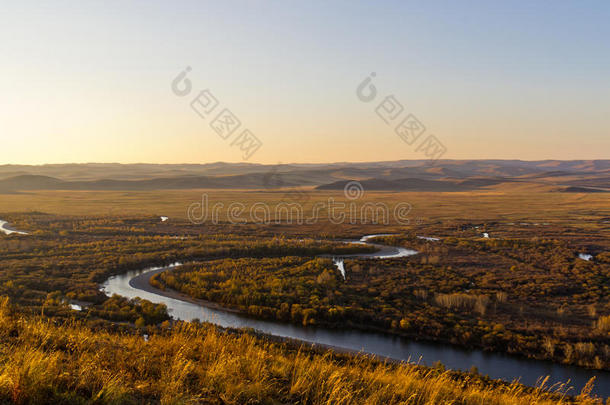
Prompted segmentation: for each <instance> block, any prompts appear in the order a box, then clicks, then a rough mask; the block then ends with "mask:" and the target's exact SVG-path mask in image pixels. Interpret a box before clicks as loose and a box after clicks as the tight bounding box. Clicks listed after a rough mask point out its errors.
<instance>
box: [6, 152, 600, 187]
mask: <svg viewBox="0 0 610 405" xmlns="http://www.w3.org/2000/svg"><path fill="white" fill-rule="evenodd" d="M351 180H357V181H359V182H360V183H361V184H362V186H363V187H364V188H365V189H368V190H387V191H444V192H453V191H469V190H479V189H493V188H494V187H500V186H503V185H506V184H509V183H510V184H518V183H520V184H538V185H540V186H544V187H554V189H556V190H557V191H565V192H592V191H589V190H597V191H605V190H610V160H576V161H558V160H544V161H521V160H441V161H437V162H435V163H434V164H432V163H431V162H429V161H425V160H401V161H392V162H368V163H332V164H278V165H261V164H251V163H223V162H217V163H210V164H171V165H156V164H129V165H122V164H116V163H108V164H97V163H90V164H65V165H42V166H23V165H3V166H0V193H9V192H18V191H27V190H155V189H193V188H212V189H276V188H292V187H314V188H317V189H319V190H338V189H341V188H343V187H344V186H345V184H346V183H347V182H348V181H351ZM577 190H581V191H577Z"/></svg>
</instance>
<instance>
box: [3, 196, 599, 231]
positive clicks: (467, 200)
mask: <svg viewBox="0 0 610 405" xmlns="http://www.w3.org/2000/svg"><path fill="white" fill-rule="evenodd" d="M203 193H206V194H207V195H208V196H209V203H210V209H211V206H212V205H213V204H214V203H216V202H223V203H224V204H225V205H224V207H225V208H226V207H227V206H228V205H229V204H230V203H232V202H235V201H237V202H241V203H243V204H245V205H246V206H247V207H251V206H252V204H254V203H255V202H264V203H268V204H270V206H271V207H274V206H275V205H276V204H277V203H279V202H281V201H287V200H290V195H289V196H288V197H286V194H285V192H284V191H276V192H266V191H264V190H263V191H246V190H191V189H189V190H159V191H125V192H123V191H121V192H119V191H32V192H23V193H16V194H2V195H0V212H4V213H17V212H20V213H24V212H32V211H37V212H45V213H49V214H60V215H93V216H100V217H102V216H129V215H166V216H169V217H170V218H172V219H179V220H186V219H187V218H186V212H187V208H188V207H189V205H191V204H193V203H197V202H201V196H202V194H203ZM329 197H332V198H334V199H335V200H336V201H337V202H345V203H349V202H350V201H348V200H346V199H345V197H344V195H343V192H342V191H338V192H334V191H332V192H330V191H315V190H311V191H309V192H308V195H307V199H304V200H299V198H300V195H299V194H295V195H294V199H295V202H299V203H303V205H304V207H305V212H306V213H310V212H311V208H312V206H313V204H314V203H315V202H327V201H328V198H329ZM357 202H358V204H361V203H365V202H380V203H386V204H388V205H390V206H393V205H394V204H396V203H398V202H408V203H410V204H411V205H412V207H413V208H412V210H411V212H410V214H409V216H410V217H412V218H413V219H416V218H422V219H423V220H425V221H426V222H429V221H437V220H441V221H442V220H455V219H457V218H468V219H469V220H471V221H478V220H489V219H491V218H494V219H503V220H506V221H517V220H519V221H521V220H531V221H534V222H535V221H542V220H544V221H551V222H555V223H570V222H574V221H576V222H578V223H579V224H583V223H586V222H587V221H588V220H594V221H595V220H598V219H599V218H600V217H601V216H610V207H608V198H607V196H605V195H602V194H601V193H600V194H582V193H558V192H546V191H540V190H534V191H518V190H510V189H507V190H494V191H476V192H459V193H440V192H398V193H392V192H366V193H365V195H364V198H363V199H361V200H358V201H357Z"/></svg>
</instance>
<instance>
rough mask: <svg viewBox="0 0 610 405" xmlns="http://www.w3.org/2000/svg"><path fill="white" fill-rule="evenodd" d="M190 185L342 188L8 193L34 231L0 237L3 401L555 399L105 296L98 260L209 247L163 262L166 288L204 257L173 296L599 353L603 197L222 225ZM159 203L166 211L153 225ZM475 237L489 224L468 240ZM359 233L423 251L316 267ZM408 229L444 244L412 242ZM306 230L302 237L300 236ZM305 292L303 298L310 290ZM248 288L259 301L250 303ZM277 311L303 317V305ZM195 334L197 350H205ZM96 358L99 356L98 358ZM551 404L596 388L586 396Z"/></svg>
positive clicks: (234, 196)
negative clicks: (588, 257)
mask: <svg viewBox="0 0 610 405" xmlns="http://www.w3.org/2000/svg"><path fill="white" fill-rule="evenodd" d="M203 193H206V194H207V195H208V197H209V199H210V203H211V204H213V203H216V202H220V203H223V204H224V206H225V207H227V206H228V205H230V204H231V203H232V202H235V201H239V202H242V203H244V204H245V205H247V206H251V205H252V204H255V203H257V202H264V203H265V204H268V205H269V206H271V207H274V206H276V205H277V204H279V203H281V202H282V201H284V202H286V201H288V202H298V203H300V204H302V205H303V207H304V210H305V212H306V213H309V212H312V210H313V207H314V205H315V204H316V202H317V201H327V200H328V198H334V199H336V200H337V201H342V202H345V203H349V202H350V201H348V200H346V199H345V197H344V195H343V193H342V192H340V193H337V192H330V191H328V192H327V191H324V192H321V191H312V190H305V191H299V192H295V191H294V190H277V191H273V192H271V191H239V190H232V191H226V190H224V191H222V190H221V191H219V190H214V191H210V190H180V191H171V190H169V191H167V190H166V191H147V192H144V191H143V192H111V191H104V192H101V191H100V192H93V191H69V192H67V191H37V192H27V193H26V192H24V193H15V194H3V195H2V196H1V197H0V218H1V219H5V220H8V221H10V222H11V223H12V224H13V225H14V226H15V228H17V229H20V230H24V231H27V232H29V233H30V235H27V236H20V235H11V236H5V235H0V256H1V257H2V264H3V266H2V268H1V269H0V296H8V297H10V300H11V302H12V303H13V308H12V309H11V310H10V311H9V310H8V309H7V306H6V305H4V309H3V315H2V316H3V318H2V319H3V320H2V324H1V325H0V330H1V331H0V335H1V336H2V342H1V343H0V398H2V399H3V400H6V401H15V402H21V403H32V402H41V400H40V398H52V399H53V400H52V401H51V400H49V402H51V403H61V402H62V401H63V402H64V403H84V402H87V401H97V402H98V403H128V402H130V401H131V402H133V403H148V402H158V401H161V402H163V403H188V402H200V403H312V404H314V403H315V404H318V403H371V404H372V403H417V404H427V403H430V404H432V403H464V404H470V403H473V404H474V403H477V404H487V403H497V404H504V403H511V404H517V403H556V402H557V401H560V400H561V398H560V397H559V396H552V395H549V394H547V393H543V392H541V391H535V390H534V391H532V390H529V389H526V388H524V387H521V386H518V385H512V386H509V385H505V384H503V383H496V382H491V381H488V380H485V379H483V378H481V377H478V376H476V375H458V374H454V373H443V372H442V371H441V370H440V369H426V368H420V367H412V366H397V365H389V364H385V365H384V364H379V363H377V362H375V361H373V360H368V359H362V358H354V357H350V356H339V355H336V354H327V355H321V354H316V353H313V352H311V351H309V350H308V349H305V348H304V349H302V351H301V352H295V351H294V350H293V348H288V347H284V346H282V345H278V344H275V343H270V342H269V341H267V340H265V339H261V338H258V337H255V336H250V335H248V334H242V333H237V334H235V333H228V334H227V333H224V332H222V331H220V332H219V331H217V330H216V329H215V328H213V327H210V326H205V325H204V326H198V325H192V326H189V325H176V326H175V327H173V328H171V329H168V328H169V325H170V323H169V322H167V319H168V317H167V313H165V310H164V308H163V307H162V306H155V305H152V304H150V303H147V302H133V301H128V300H126V299H121V298H119V297H112V298H108V297H106V296H105V295H104V294H102V293H100V292H99V290H98V287H99V283H100V282H101V281H103V280H104V279H105V278H106V277H108V276H109V275H111V274H117V273H121V272H124V271H126V270H128V269H134V268H143V267H147V266H150V265H160V264H165V263H169V262H173V261H177V260H180V261H195V262H199V261H201V260H216V261H217V262H215V263H216V264H214V265H213V266H203V267H202V266H201V265H200V264H197V263H193V264H191V265H189V266H185V268H184V269H183V271H182V270H180V271H178V272H176V273H174V274H173V276H175V277H176V278H175V280H176V279H178V280H179V281H180V282H179V283H176V284H174V285H171V286H169V287H171V288H176V289H179V290H183V289H182V288H181V285H182V286H188V283H187V281H189V280H190V281H193V280H196V279H197V277H198V275H197V273H196V272H197V271H200V270H203V271H204V272H205V273H206V276H205V277H208V279H206V280H205V281H206V283H207V282H210V283H209V284H206V285H208V288H209V290H208V288H206V289H205V290H198V291H197V290H193V289H192V288H191V289H188V288H185V289H184V290H183V291H184V292H187V293H189V294H190V295H192V296H197V297H199V296H201V297H203V298H206V299H211V300H213V301H217V302H220V303H223V304H225V305H228V306H234V307H236V308H238V309H242V310H244V311H245V312H251V311H250V309H251V307H252V306H254V307H257V306H258V307H260V308H262V307H265V308H264V310H259V309H257V308H254V309H253V312H251V314H253V315H257V316H261V317H270V318H275V317H278V316H279V315H278V313H279V314H280V315H281V314H282V313H283V312H282V311H283V310H284V309H285V308H284V309H283V308H282V304H286V303H290V304H291V305H293V304H296V305H299V306H301V309H302V310H303V311H304V310H312V311H313V312H311V311H309V312H308V313H309V316H308V317H307V322H306V323H307V324H309V323H311V320H314V322H315V323H326V324H328V325H331V326H332V325H333V324H335V325H336V326H351V327H362V325H367V324H368V325H369V326H372V327H374V328H375V329H377V330H378V329H383V330H385V331H387V332H389V333H395V334H401V335H406V336H411V337H419V338H426V339H432V340H435V339H436V340H441V341H448V342H452V343H454V344H460V345H464V346H468V347H473V346H474V347H483V348H488V349H491V350H495V351H509V352H511V353H518V354H523V355H528V356H531V357H538V358H548V359H552V360H554V361H557V362H565V363H571V364H581V365H585V366H587V367H594V368H601V369H607V368H608V366H607V364H608V363H607V361H608V355H609V354H610V353H608V349H607V348H608V345H609V342H610V335H609V333H610V328H609V327H608V322H607V321H605V319H607V317H608V316H609V315H610V303H609V302H608V299H607V297H608V289H609V288H610V278H609V277H610V276H609V272H610V264H609V260H608V252H609V251H610V224H609V223H608V221H610V205H609V203H608V199H607V197H606V196H605V195H603V194H578V193H548V192H536V190H524V189H523V190H517V189H511V190H508V189H506V190H502V189H499V190H493V191H485V192H472V193H389V192H374V193H373V192H370V193H369V192H367V193H366V194H365V196H364V198H362V199H361V200H359V201H357V203H358V204H364V203H366V202H381V203H385V204H387V205H389V206H392V205H393V204H397V203H400V202H407V203H409V204H411V206H412V210H411V212H410V214H409V216H410V218H411V221H410V222H409V223H408V224H405V223H398V222H396V221H393V220H392V219H391V218H390V219H391V221H390V223H388V224H375V223H370V221H369V222H367V223H362V222H361V221H360V222H359V221H355V223H349V222H344V223H341V224H332V223H329V221H328V220H325V219H324V214H325V213H324V212H322V215H321V220H320V221H317V222H316V223H312V224H297V223H294V222H293V223H287V222H286V221H279V222H277V223H276V222H275V221H271V222H270V223H267V224H257V223H243V224H231V223H227V222H226V220H227V218H226V216H225V215H224V214H223V215H221V217H220V221H219V223H218V224H213V223H209V222H208V223H204V224H199V225H196V224H193V223H191V222H190V221H189V220H188V219H187V217H186V213H187V209H188V207H189V206H190V205H191V204H193V203H197V202H200V201H201V198H202V194H203ZM160 216H168V217H169V218H170V219H169V221H167V222H161V221H160V219H159V217H160ZM484 232H485V233H489V234H490V235H491V238H490V239H484V238H482V234H483V233H484ZM373 233H396V234H397V236H396V237H393V238H392V239H388V240H387V241H386V242H387V243H391V244H399V245H402V246H405V247H411V248H416V249H417V250H418V251H420V252H421V254H420V255H418V256H414V257H412V258H405V259H399V260H389V261H384V262H379V263H374V264H373V263H371V262H367V261H352V262H348V263H347V266H346V267H347V271H348V274H347V275H348V277H347V281H346V282H343V281H342V280H341V278H340V277H339V276H338V275H337V274H335V273H333V267H332V265H330V264H329V263H327V262H324V261H322V262H319V263H318V262H315V256H316V255H318V254H321V253H327V252H337V251H340V249H347V247H345V246H343V247H341V244H337V243H335V242H333V241H334V240H336V239H342V238H350V237H360V236H362V235H364V234H373ZM418 235H425V236H435V237H440V238H441V241H439V242H438V243H435V242H427V241H423V240H421V239H418V238H417V236H418ZM301 239H306V241H307V242H305V244H303V242H298V243H297V241H300V240H301ZM297 245H298V246H297ZM338 249H339V250H338ZM579 253H588V254H593V255H594V256H595V260H594V261H592V262H587V261H584V260H581V259H578V258H577V255H578V254H579ZM284 256H290V257H292V258H291V259H290V258H288V259H281V258H282V257H284ZM264 258H269V259H268V261H267V262H264V261H265V260H266V259H264ZM274 258H275V259H274ZM312 261H313V262H312ZM242 262H244V263H242ZM240 263H242V264H243V265H242V264H240ZM214 266H216V267H214ZM226 266H229V267H233V268H237V269H238V270H239V272H241V273H243V274H241V273H240V276H239V277H235V278H234V282H235V283H238V284H239V282H242V281H245V282H247V283H244V284H243V285H242V286H241V287H244V286H247V288H243V289H241V290H240V291H241V292H240V294H237V295H235V296H234V297H233V298H232V299H234V301H230V300H229V301H227V300H225V299H224V298H222V297H227V295H226V291H225V290H224V287H223V286H224V285H225V284H224V283H226V282H227V281H229V279H231V278H232V273H231V272H229V271H226V270H227V268H225V267H226ZM235 266H237V267H235ZM291 269H297V270H298V271H296V272H294V273H293V272H292V270H291ZM179 276H180V277H183V278H182V279H180V278H179ZM274 279H278V280H280V284H281V283H285V285H286V286H291V287H290V291H293V292H294V291H297V292H298V291H301V292H303V291H305V292H307V294H300V293H299V294H296V293H291V294H288V292H284V293H286V294H284V293H280V294H279V295H277V296H275V295H274V292H273V291H271V290H270V291H266V290H265V288H266V287H265V286H267V285H273V283H271V281H273V280H274ZM240 280H241V281H240ZM254 280H258V281H257V282H256V283H254V284H252V281H254ZM158 281H163V280H162V279H159V280H158ZM165 281H166V282H167V281H169V279H166V280H165ZM267 282H269V283H267ZM274 283H276V284H277V281H274ZM471 283H472V285H471ZM238 284H234V285H238ZM565 285H569V287H570V288H562V286H565ZM208 292H214V294H216V295H211V296H207V295H206V294H207V293H208ZM337 292H338V293H339V294H337ZM312 293H315V295H316V296H317V300H313V301H312V300H311V295H312ZM200 294H203V295H200ZM282 294H284V295H282ZM261 296H265V297H266V298H265V300H264V301H265V302H264V303H263V301H258V300H257V299H256V297H261ZM473 297H475V298H474V301H473V300H472V298H473ZM477 297H478V298H477ZM481 297H486V298H481ZM276 298H277V300H275V299H276ZM477 299H479V300H480V301H481V302H478V301H477ZM73 300H78V301H84V302H87V303H89V304H91V305H90V306H89V309H88V311H84V312H73V311H70V309H69V307H68V305H67V304H68V303H69V302H71V301H73ZM239 300H242V301H239ZM483 302H484V305H483ZM276 304H277V305H276ZM481 305H483V306H484V307H485V308H484V309H483V310H481ZM477 306H478V307H477ZM348 307H349V308H350V309H349V310H348V311H347V313H349V314H350V317H347V320H348V322H347V323H343V324H341V322H345V320H346V318H345V317H336V318H333V317H332V316H327V315H326V314H331V313H332V311H329V310H332V309H336V310H338V309H337V308H348ZM477 308H479V309H477ZM278 311H279V312H278ZM284 312H286V311H284ZM41 313H42V314H44V317H43V318H39V314H41ZM288 313H289V314H290V313H291V311H290V310H289V311H288ZM380 313H382V314H383V316H378V314H380ZM302 314H303V312H302ZM297 315H298V314H297ZM411 317H414V318H413V319H411ZM279 319H283V318H282V317H281V316H279ZM283 320H285V321H294V322H298V323H303V317H301V318H299V317H298V316H297V317H296V318H295V319H294V320H292V319H290V316H289V317H288V319H283ZM372 320H374V322H372ZM418 325H419V326H422V325H423V326H425V325H428V326H431V327H432V328H428V327H426V328H420V327H419V326H418ZM456 326H459V328H457V329H456ZM431 330H433V331H436V332H435V335H434V334H430V333H429V331H431ZM144 331H146V333H148V334H150V335H151V336H152V337H151V339H150V341H149V342H148V343H147V342H144V340H143V339H142V337H141V334H142V333H143V332H144ZM466 338H467V339H466ZM464 339H466V340H464ZM519 342H522V343H523V342H525V343H524V344H523V345H521V344H520V343H519ZM532 342H535V343H532ZM151 343H156V344H151ZM589 343H591V344H592V345H593V349H591V348H590V346H588V344H589ZM566 345H569V346H566ZM201 347H206V348H208V349H209V350H208V351H207V352H205V353H204V352H203V351H202V350H201ZM604 347H605V348H606V349H604ZM570 348H571V351H570ZM580 352H582V353H580ZM568 354H569V356H567V355H568ZM96 355H97V356H99V361H98V362H96V363H95V364H93V363H92V359H93V358H94V356H96ZM111 359H119V361H115V362H113V360H111ZM295 365H298V366H299V367H298V370H296V369H295ZM47 370H48V371H47ZM331 382H332V383H331ZM563 401H564V402H570V401H580V402H583V403H593V402H592V401H593V400H592V399H589V398H587V397H585V396H583V397H580V398H579V399H573V398H569V397H565V398H564V399H563ZM42 402H44V401H42Z"/></svg>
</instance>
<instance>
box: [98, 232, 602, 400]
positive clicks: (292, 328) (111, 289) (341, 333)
mask: <svg viewBox="0 0 610 405" xmlns="http://www.w3.org/2000/svg"><path fill="white" fill-rule="evenodd" d="M375 236H381V235H369V236H365V237H363V238H362V239H360V240H358V241H350V242H351V243H361V244H369V245H373V246H375V247H377V248H378V249H379V251H377V252H375V253H368V254H355V255H341V256H334V257H333V258H334V262H335V265H336V266H337V268H338V269H339V271H341V272H342V274H343V275H344V277H345V271H344V264H343V259H344V258H350V257H352V258H353V257H360V258H371V259H387V258H395V257H405V256H410V255H414V254H417V252H416V251H413V250H408V249H404V248H398V247H390V246H384V245H379V244H373V243H370V242H368V241H369V240H370V239H372V238H373V237H375ZM179 265H180V263H175V264H172V265H170V266H167V267H157V268H148V269H144V270H134V271H130V272H127V273H125V274H121V275H118V276H113V277H111V278H109V279H108V280H107V281H106V282H105V283H104V284H103V285H102V287H101V289H102V291H104V292H105V293H106V294H107V295H108V296H112V295H113V294H118V295H122V296H124V297H127V298H136V297H140V298H143V299H146V300H149V301H151V302H154V303H158V304H165V305H166V306H167V308H168V310H169V313H170V315H171V316H172V317H173V318H174V319H177V320H184V321H192V320H194V319H199V320H201V321H205V322H211V323H213V324H216V325H219V326H221V327H225V328H252V329H255V330H257V331H260V332H263V333H266V334H270V335H275V336H280V337H286V338H291V339H297V340H301V341H304V342H308V343H313V344H316V345H319V346H324V347H333V348H336V349H339V350H347V351H353V352H362V353H369V354H374V355H377V356H382V357H387V358H390V359H393V360H399V361H409V362H414V363H420V364H425V365H432V364H433V363H435V362H437V361H440V362H441V363H443V364H444V365H445V366H446V367H447V368H449V369H454V370H468V369H470V367H471V366H473V365H474V366H476V367H477V368H478V370H479V372H480V373H481V374H487V375H489V376H490V377H491V378H495V379H503V380H505V381H513V380H516V379H518V380H519V381H520V382H521V383H523V384H526V385H530V386H534V385H536V384H537V382H538V381H539V379H540V377H541V376H549V382H548V383H547V384H546V386H547V387H548V386H549V385H552V384H555V383H565V382H567V381H569V385H570V386H572V387H573V389H572V390H571V391H569V393H570V394H577V393H579V392H580V390H581V389H582V387H584V385H585V384H586V383H587V381H588V380H589V379H590V378H591V377H594V376H596V377H597V379H596V383H595V388H594V390H593V393H594V394H596V395H599V396H602V397H609V396H610V372H607V371H599V370H588V369H585V368H581V367H574V366H566V365H562V364H556V363H552V362H548V361H540V360H531V359H526V358H522V357H519V356H512V355H507V354H501V353H489V352H484V351H482V350H467V349H464V348H460V347H457V346H454V345H449V344H438V343H432V342H421V341H414V340H409V339H405V338H402V337H399V336H395V335H391V334H385V333H377V332H367V331H361V330H349V329H348V330H343V329H330V328H320V327H303V326H300V325H294V324H289V323H282V322H275V321H267V320H258V319H254V318H251V317H248V316H246V315H242V314H240V313H237V312H235V311H231V310H228V309H223V308H220V307H217V306H214V307H207V306H204V305H202V304H200V303H197V302H195V301H193V300H189V299H188V298H187V297H185V296H183V295H181V294H179V293H174V292H166V291H161V290H158V289H156V288H154V287H152V286H151V285H150V283H149V280H150V278H151V277H152V276H153V275H154V274H157V273H160V272H163V271H167V270H170V269H172V268H175V267H177V266H179Z"/></svg>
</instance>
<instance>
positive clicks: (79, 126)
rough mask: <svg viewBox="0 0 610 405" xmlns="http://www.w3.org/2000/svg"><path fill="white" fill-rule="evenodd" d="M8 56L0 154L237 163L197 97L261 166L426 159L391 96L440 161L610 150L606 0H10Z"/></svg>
mask: <svg viewBox="0 0 610 405" xmlns="http://www.w3.org/2000/svg"><path fill="white" fill-rule="evenodd" d="M0 52H1V59H0V141H1V142H2V157H1V158H0V164H2V163H23V164H40V163H64V162H122V163H129V162H150V163H187V162H188V163H205V162H215V161H231V162H239V161H242V153H241V152H240V151H239V149H238V148H237V147H236V146H235V145H233V146H231V142H232V139H233V138H229V139H228V140H223V139H222V138H221V137H220V136H219V135H218V134H216V133H215V132H214V131H213V130H212V129H211V128H210V126H209V124H210V121H211V119H213V117H208V118H207V119H202V118H201V117H199V116H198V115H197V114H196V113H195V112H194V111H193V110H192V109H191V108H190V101H191V100H192V99H193V98H194V97H195V96H196V95H197V94H198V93H199V91H200V90H204V89H209V90H210V91H211V92H212V93H213V95H214V96H215V97H216V98H217V99H218V100H219V102H220V104H219V107H218V110H215V112H214V113H216V112H219V111H220V109H222V108H229V109H230V110H231V111H233V112H234V113H235V115H236V116H237V117H238V118H239V120H240V121H241V122H242V128H248V129H250V130H251V131H252V133H253V134H255V135H256V136H257V137H258V138H259V139H260V141H261V142H262V144H263V145H262V147H261V148H260V150H258V151H257V152H256V153H255V154H254V155H253V156H252V157H251V159H250V161H253V162H262V163H277V162H283V163H288V162H330V161H374V160H395V159H422V158H425V157H424V156H423V155H422V154H421V151H420V152H417V151H416V145H411V146H410V145H407V144H406V143H404V142H403V141H402V140H401V139H400V138H399V137H398V136H397V135H396V134H395V133H394V132H393V128H392V127H390V126H388V125H386V124H385V123H384V122H383V121H382V120H381V119H380V118H379V117H378V116H377V115H376V114H375V107H376V105H377V104H378V101H381V100H382V99H383V97H385V96H387V95H394V96H395V97H396V99H397V100H398V101H399V102H400V103H401V104H402V105H403V106H404V112H405V114H406V113H413V114H414V115H416V116H417V117H418V118H419V120H420V121H421V122H422V123H423V124H424V125H425V126H426V128H427V132H426V134H434V135H435V136H436V137H437V138H438V139H439V140H440V141H441V142H442V143H443V144H444V145H445V147H446V148H447V152H446V154H445V155H444V157H445V158H456V159H467V158H477V159H484V158H507V159H513V158H516V159H527V160H533V159H604V158H605V159H608V158H610V153H609V151H610V2H608V1H556V0H554V1H529V0H528V1H505V2H499V1H462V2H458V1H443V2H440V1H425V2H424V1H389V0H388V1H373V0H371V1H357V0H324V1H311V0H307V1H298V2H297V1H288V0H278V1H245V0H244V1H235V0H228V1H227V0H223V1H178V2H171V1H151V0H146V1H144V0H143V1H125V0H116V1H82V0H80V1H76V0H75V1H37V2H30V1H14V2H10V3H9V2H5V3H3V5H2V9H1V10H0ZM186 66H190V67H191V68H192V70H191V72H190V73H189V75H188V78H189V80H191V83H192V87H193V90H192V93H191V94H190V95H188V96H185V97H178V96H176V95H175V94H174V93H173V92H172V90H171V82H172V81H173V80H174V78H175V77H176V76H177V75H178V74H179V73H180V72H181V71H182V70H184V69H185V67H186ZM371 72H375V73H376V77H375V79H374V81H373V83H374V85H375V87H376V88H377V90H378V98H377V99H376V100H374V101H373V102H371V103H363V102H361V101H360V100H359V99H358V98H357V97H356V88H357V86H358V85H359V84H360V83H361V82H362V80H363V79H365V78H366V77H367V76H368V75H369V74H370V73H371ZM238 131H240V130H238ZM237 134H238V133H237V132H236V133H235V134H234V135H232V136H237Z"/></svg>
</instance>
